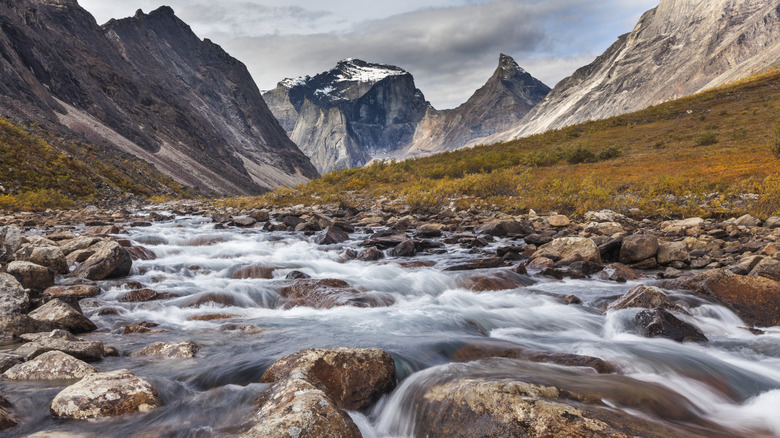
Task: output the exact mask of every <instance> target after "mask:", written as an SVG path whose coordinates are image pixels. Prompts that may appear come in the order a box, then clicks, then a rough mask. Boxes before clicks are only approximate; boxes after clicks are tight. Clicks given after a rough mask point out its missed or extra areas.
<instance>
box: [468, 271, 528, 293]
mask: <svg viewBox="0 0 780 438" xmlns="http://www.w3.org/2000/svg"><path fill="white" fill-rule="evenodd" d="M520 266H522V265H520ZM534 283H535V282H534V281H533V280H532V279H531V278H530V277H528V276H527V275H522V274H518V273H515V272H512V271H510V270H506V269H497V270H494V271H489V272H486V273H484V274H475V275H471V276H469V277H466V278H465V279H464V280H463V282H462V284H461V286H462V287H464V288H466V289H470V290H473V291H475V292H487V291H497V290H509V289H517V288H521V287H527V286H531V285H532V284H534Z"/></svg>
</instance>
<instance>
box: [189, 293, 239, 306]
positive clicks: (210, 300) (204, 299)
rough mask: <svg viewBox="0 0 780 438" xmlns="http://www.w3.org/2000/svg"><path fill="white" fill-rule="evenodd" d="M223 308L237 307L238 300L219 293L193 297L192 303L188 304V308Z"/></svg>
mask: <svg viewBox="0 0 780 438" xmlns="http://www.w3.org/2000/svg"><path fill="white" fill-rule="evenodd" d="M214 305H217V306H222V307H231V306H235V305H236V299H235V298H234V297H233V296H232V295H227V294H219V293H205V294H200V295H196V296H194V297H192V298H191V299H190V301H188V302H187V303H186V305H185V306H186V307H201V306H214Z"/></svg>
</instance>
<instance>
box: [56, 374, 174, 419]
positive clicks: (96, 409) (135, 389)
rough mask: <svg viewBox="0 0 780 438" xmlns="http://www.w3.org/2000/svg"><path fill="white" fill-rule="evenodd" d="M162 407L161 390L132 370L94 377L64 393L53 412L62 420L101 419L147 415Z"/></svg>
mask: <svg viewBox="0 0 780 438" xmlns="http://www.w3.org/2000/svg"><path fill="white" fill-rule="evenodd" d="M161 405H162V400H160V396H159V395H158V394H157V390H156V389H155V388H154V387H153V386H152V385H151V384H150V383H149V382H146V381H144V380H142V379H140V378H139V377H137V376H136V375H135V374H133V373H132V372H130V371H128V370H116V371H110V372H107V373H94V374H89V375H87V376H85V377H84V378H83V379H82V380H81V381H80V382H78V383H76V384H74V385H71V386H68V387H67V388H65V389H63V390H62V391H61V392H60V393H59V394H57V396H56V397H54V400H52V402H51V405H50V408H51V413H52V414H53V415H54V416H55V417H59V418H76V419H88V418H101V417H112V416H116V415H123V414H129V413H132V412H147V411H150V410H152V409H154V408H156V407H159V406H161Z"/></svg>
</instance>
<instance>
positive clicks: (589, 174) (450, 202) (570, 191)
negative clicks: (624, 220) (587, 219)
mask: <svg viewBox="0 0 780 438" xmlns="http://www.w3.org/2000/svg"><path fill="white" fill-rule="evenodd" d="M777 102H780V70H778V71H773V72H770V73H767V74H764V75H761V76H757V77H752V78H750V79H746V80H743V81H740V82H738V83H735V84H731V85H728V86H724V87H720V88H717V89H714V90H710V91H707V92H704V93H701V94H697V95H694V96H691V97H687V98H684V99H680V100H676V101H672V102H668V103H665V104H662V105H658V106H654V107H650V108H648V109H645V110H643V111H639V112H635V113H632V114H628V115H623V116H619V117H613V118H610V119H605V120H601V121H596V122H588V123H584V124H579V125H575V126H571V127H567V128H564V129H560V130H554V131H549V132H546V133H544V134H539V135H535V136H531V137H527V138H523V139H518V140H514V141H511V142H507V143H502V144H496V145H488V146H478V147H475V148H473V149H467V150H459V151H454V152H447V153H444V154H440V155H434V156H429V157H424V158H418V159H413V160H406V161H402V162H392V163H388V162H382V163H377V164H374V165H372V166H368V167H365V168H360V169H351V170H342V171H337V172H333V173H330V174H327V175H325V176H323V177H322V178H320V179H317V180H314V181H312V182H310V183H309V184H307V185H303V186H299V187H298V188H297V189H296V190H294V191H293V190H282V191H276V192H274V193H272V194H270V195H267V196H265V197H260V198H236V199H233V200H229V201H226V203H228V204H231V205H254V204H271V203H272V204H274V205H279V204H284V203H291V204H297V203H302V202H303V203H312V204H316V203H328V202H334V203H338V202H344V203H353V204H354V203H363V202H372V203H373V202H376V201H377V200H378V199H381V198H382V197H387V198H391V199H392V198H398V199H403V200H404V203H405V205H406V207H408V209H409V210H410V211H416V212H436V211H438V210H439V209H441V208H442V207H460V208H470V207H472V206H477V207H479V206H485V207H488V206H489V207H491V208H500V209H504V210H507V211H524V210H528V209H539V210H545V211H552V210H556V211H559V212H562V213H568V214H578V213H579V214H581V213H584V212H585V211H587V210H590V209H600V208H613V209H616V210H620V211H622V212H625V213H628V214H632V215H634V216H641V215H648V214H649V215H666V214H670V213H682V214H686V215H703V216H713V215H719V214H736V213H739V212H745V211H750V212H751V213H753V214H754V215H758V216H762V217H766V216H768V215H770V214H772V213H778V210H780V160H778V157H777V156H776V155H774V154H773V152H772V148H773V147H774V148H777V147H778V144H779V142H780V132H779V131H778V129H780V124H779V123H780V107H778V104H777Z"/></svg>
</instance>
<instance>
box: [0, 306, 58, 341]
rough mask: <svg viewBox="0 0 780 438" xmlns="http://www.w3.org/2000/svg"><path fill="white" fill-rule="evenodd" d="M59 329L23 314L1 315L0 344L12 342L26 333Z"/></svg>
mask: <svg viewBox="0 0 780 438" xmlns="http://www.w3.org/2000/svg"><path fill="white" fill-rule="evenodd" d="M56 328H57V327H55V326H54V324H52V323H49V322H42V321H38V320H35V319H32V318H30V317H29V316H28V315H23V314H15V313H12V314H8V315H0V342H9V343H10V342H11V341H13V339H14V338H17V337H19V336H21V335H23V334H25V333H40V332H50V331H52V330H54V329H56Z"/></svg>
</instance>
